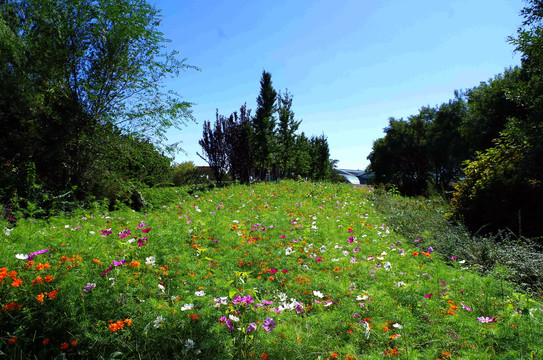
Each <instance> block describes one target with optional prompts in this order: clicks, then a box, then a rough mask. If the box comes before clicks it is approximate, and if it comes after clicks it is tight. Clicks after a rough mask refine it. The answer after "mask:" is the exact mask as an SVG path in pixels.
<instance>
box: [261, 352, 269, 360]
mask: <svg viewBox="0 0 543 360" xmlns="http://www.w3.org/2000/svg"><path fill="white" fill-rule="evenodd" d="M260 358H261V359H262V360H268V359H269V358H270V357H269V356H268V354H266V353H265V352H263V353H262V354H261V355H260Z"/></svg>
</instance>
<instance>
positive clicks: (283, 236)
mask: <svg viewBox="0 0 543 360" xmlns="http://www.w3.org/2000/svg"><path fill="white" fill-rule="evenodd" d="M286 237H287V236H286V235H281V236H280V237H279V238H280V239H284V238H286Z"/></svg>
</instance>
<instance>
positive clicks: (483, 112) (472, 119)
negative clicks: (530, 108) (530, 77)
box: [461, 68, 526, 158]
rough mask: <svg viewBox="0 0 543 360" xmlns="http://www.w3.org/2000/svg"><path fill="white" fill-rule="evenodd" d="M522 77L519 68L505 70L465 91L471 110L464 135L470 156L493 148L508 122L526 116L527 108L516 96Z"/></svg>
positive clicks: (468, 112)
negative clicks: (513, 118)
mask: <svg viewBox="0 0 543 360" xmlns="http://www.w3.org/2000/svg"><path fill="white" fill-rule="evenodd" d="M520 76H521V75H520V69H519V68H511V69H506V70H505V72H504V73H503V74H499V75H496V76H495V77H494V78H493V79H490V80H488V81H487V82H481V83H480V85H479V86H476V87H474V88H472V89H469V90H467V91H465V92H464V94H463V96H464V97H465V98H466V99H467V106H468V109H467V112H466V113H465V116H464V117H463V120H462V125H461V133H462V137H463V138H464V139H465V141H466V142H467V144H468V146H469V147H468V157H472V156H473V155H474V154H475V152H476V151H483V150H485V149H487V148H489V147H492V146H493V140H494V139H495V138H497V137H498V136H499V134H500V132H501V131H503V130H504V128H505V125H506V123H507V119H509V118H511V117H523V116H524V114H525V111H526V109H525V108H524V107H523V106H522V104H521V103H520V102H519V101H518V97H517V96H516V95H515V94H517V93H518V91H517V90H516V88H517V87H518V85H519V81H520ZM468 157H467V158H468Z"/></svg>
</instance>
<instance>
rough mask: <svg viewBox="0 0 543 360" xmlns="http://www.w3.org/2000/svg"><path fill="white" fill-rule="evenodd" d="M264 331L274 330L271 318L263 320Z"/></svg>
mask: <svg viewBox="0 0 543 360" xmlns="http://www.w3.org/2000/svg"><path fill="white" fill-rule="evenodd" d="M262 327H263V328H264V330H266V331H272V330H273V329H275V321H273V319H272V318H271V317H267V318H266V320H264V324H263V325H262Z"/></svg>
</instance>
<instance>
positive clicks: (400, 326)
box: [392, 323, 403, 329]
mask: <svg viewBox="0 0 543 360" xmlns="http://www.w3.org/2000/svg"><path fill="white" fill-rule="evenodd" d="M392 327H395V328H396V329H403V326H402V325H400V324H398V323H395V324H392Z"/></svg>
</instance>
